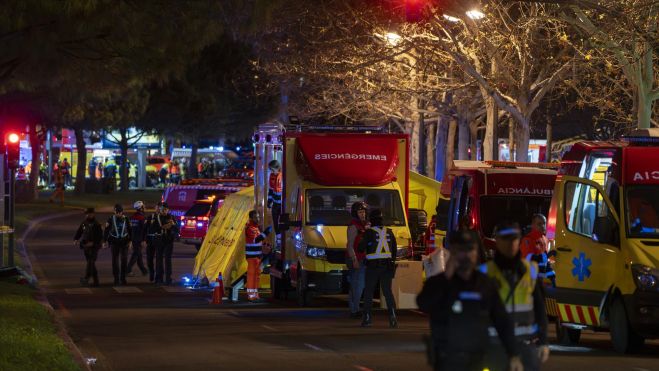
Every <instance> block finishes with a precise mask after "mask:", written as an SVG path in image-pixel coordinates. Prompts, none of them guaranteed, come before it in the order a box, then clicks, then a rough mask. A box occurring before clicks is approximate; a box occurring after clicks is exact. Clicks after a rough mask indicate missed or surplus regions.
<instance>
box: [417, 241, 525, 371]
mask: <svg viewBox="0 0 659 371" xmlns="http://www.w3.org/2000/svg"><path fill="white" fill-rule="evenodd" d="M476 238H478V237H476ZM476 238H475V237H474V235H473V234H472V233H469V232H468V231H455V232H451V233H450V234H449V236H448V238H447V242H448V249H449V251H450V252H451V257H450V258H449V260H448V262H447V263H446V270H445V271H444V272H442V273H440V274H438V275H436V276H432V277H430V278H428V280H427V281H426V282H425V284H424V285H423V289H422V290H421V293H420V294H419V296H417V299H416V301H417V304H418V306H419V309H420V310H421V311H423V312H425V313H428V314H429V315H430V331H431V337H430V342H429V344H428V345H429V349H428V354H429V360H430V363H431V365H432V366H433V368H434V369H435V370H450V371H453V370H455V371H463V370H464V371H480V370H483V369H484V368H486V367H487V366H488V365H486V364H485V362H484V357H485V354H486V351H487V349H488V347H489V342H488V327H489V324H490V323H492V324H493V325H494V328H495V329H496V331H497V334H498V336H499V339H501V343H502V344H503V345H504V348H505V355H506V356H507V358H508V359H509V367H510V370H511V371H518V370H521V360H520V358H519V357H518V355H517V347H516V343H515V337H514V332H513V323H512V321H511V319H510V317H509V316H508V314H507V313H506V309H505V307H504V305H503V303H502V302H501V299H500V298H499V295H498V292H497V288H496V287H495V285H494V282H492V281H491V280H490V279H488V278H487V276H486V275H485V274H483V273H481V272H479V271H477V270H476V266H477V264H478V260H479V251H478V242H477V240H476Z"/></svg>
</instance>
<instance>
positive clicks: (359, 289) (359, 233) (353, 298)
mask: <svg viewBox="0 0 659 371" xmlns="http://www.w3.org/2000/svg"><path fill="white" fill-rule="evenodd" d="M367 212H368V206H367V205H366V203H365V202H362V201H358V202H355V203H354V204H352V207H351V210H350V214H351V215H352V220H351V221H350V225H349V226H348V231H347V233H348V238H347V245H346V265H347V266H348V272H349V273H348V274H349V277H350V293H349V294H348V305H349V306H350V317H352V318H360V317H361V316H362V313H360V311H359V302H360V301H361V298H362V293H363V292H364V280H365V277H366V267H365V266H364V259H366V254H364V253H363V252H361V251H359V250H358V248H357V247H358V246H359V242H360V241H361V239H362V237H363V236H364V232H366V230H367V229H368V228H370V226H371V224H370V223H369V222H368V221H367V220H366V213H367Z"/></svg>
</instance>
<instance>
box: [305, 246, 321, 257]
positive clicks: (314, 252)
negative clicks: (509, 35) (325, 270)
mask: <svg viewBox="0 0 659 371" xmlns="http://www.w3.org/2000/svg"><path fill="white" fill-rule="evenodd" d="M307 256H308V257H310V258H316V259H325V248H324V247H316V246H307Z"/></svg>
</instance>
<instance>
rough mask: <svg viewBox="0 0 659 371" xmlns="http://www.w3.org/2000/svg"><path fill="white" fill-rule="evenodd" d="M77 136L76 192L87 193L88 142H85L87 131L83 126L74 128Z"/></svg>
mask: <svg viewBox="0 0 659 371" xmlns="http://www.w3.org/2000/svg"><path fill="white" fill-rule="evenodd" d="M73 132H74V133H75V136H76V148H77V149H78V163H77V164H76V166H77V169H76V183H75V193H76V194H82V193H85V173H86V172H87V144H86V143H85V133H84V132H83V130H82V128H79V127H76V128H74V129H73Z"/></svg>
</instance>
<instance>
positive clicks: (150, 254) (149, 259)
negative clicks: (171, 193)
mask: <svg viewBox="0 0 659 371" xmlns="http://www.w3.org/2000/svg"><path fill="white" fill-rule="evenodd" d="M159 213H160V203H158V205H157V206H156V211H155V212H154V213H153V214H151V215H149V216H148V217H147V218H146V220H145V222H144V228H145V233H146V236H145V238H144V240H145V242H146V267H147V269H148V271H149V282H154V281H155V278H156V269H155V264H154V262H155V259H156V244H155V242H154V238H155V234H156V232H158V233H159V231H157V230H156V228H155V227H153V223H154V222H156V216H157V215H158V214H159Z"/></svg>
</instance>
